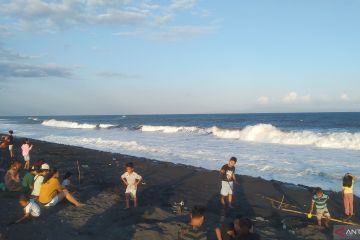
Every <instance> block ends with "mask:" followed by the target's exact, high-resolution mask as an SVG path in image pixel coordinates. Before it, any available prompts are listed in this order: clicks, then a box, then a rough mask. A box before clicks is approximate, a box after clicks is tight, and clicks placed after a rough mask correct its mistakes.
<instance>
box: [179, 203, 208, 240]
mask: <svg viewBox="0 0 360 240" xmlns="http://www.w3.org/2000/svg"><path fill="white" fill-rule="evenodd" d="M204 213H205V209H204V208H203V207H199V206H194V207H193V209H192V211H191V214H190V219H191V220H190V223H189V224H188V225H186V226H183V227H182V228H181V229H180V231H179V233H178V240H207V239H208V238H207V236H206V232H204V231H203V230H202V229H201V227H202V225H203V223H204V220H205V215H204Z"/></svg>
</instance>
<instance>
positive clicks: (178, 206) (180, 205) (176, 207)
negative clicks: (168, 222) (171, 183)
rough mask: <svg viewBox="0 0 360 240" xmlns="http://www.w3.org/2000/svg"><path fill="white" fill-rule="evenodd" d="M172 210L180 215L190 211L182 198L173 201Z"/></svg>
mask: <svg viewBox="0 0 360 240" xmlns="http://www.w3.org/2000/svg"><path fill="white" fill-rule="evenodd" d="M172 210H173V213H175V214H177V215H182V214H186V213H189V212H190V211H189V209H188V208H187V207H185V202H184V201H183V200H181V201H180V202H174V204H173V205H172Z"/></svg>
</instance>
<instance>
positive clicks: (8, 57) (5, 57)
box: [0, 44, 30, 61]
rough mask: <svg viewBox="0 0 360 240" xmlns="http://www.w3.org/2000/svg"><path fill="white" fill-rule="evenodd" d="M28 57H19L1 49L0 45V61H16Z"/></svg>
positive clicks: (12, 52)
mask: <svg viewBox="0 0 360 240" xmlns="http://www.w3.org/2000/svg"><path fill="white" fill-rule="evenodd" d="M29 58H30V57H29V56H25V55H21V54H19V53H16V52H14V51H12V50H9V49H6V48H3V47H1V44H0V61H16V60H25V59H29Z"/></svg>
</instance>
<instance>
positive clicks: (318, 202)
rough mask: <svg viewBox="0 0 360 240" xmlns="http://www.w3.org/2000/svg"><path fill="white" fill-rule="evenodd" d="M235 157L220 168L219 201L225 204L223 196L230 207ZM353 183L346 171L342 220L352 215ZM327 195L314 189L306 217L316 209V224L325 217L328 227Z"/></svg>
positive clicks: (353, 180)
mask: <svg viewBox="0 0 360 240" xmlns="http://www.w3.org/2000/svg"><path fill="white" fill-rule="evenodd" d="M236 162H237V159H236V158H235V157H232V158H230V160H229V162H228V163H227V164H225V165H224V166H223V167H222V168H221V169H220V174H221V179H222V181H221V190H220V195H221V198H220V202H221V204H222V205H223V206H225V198H227V199H228V207H229V208H232V198H233V189H234V183H235V184H237V181H236V176H235V164H236ZM354 183H355V177H354V176H353V175H352V174H351V173H346V174H345V176H344V177H343V183H342V194H343V203H344V213H345V217H344V219H343V220H344V221H351V218H352V216H353V215H354ZM328 200H329V196H328V195H326V194H325V193H324V192H323V190H322V189H321V188H316V189H315V194H314V195H313V197H312V199H311V204H310V206H311V207H310V210H309V214H308V217H309V218H312V213H313V212H314V210H315V209H316V218H317V222H318V225H319V226H321V225H322V220H323V219H325V222H324V225H325V226H326V227H328V223H329V221H330V219H331V216H330V213H329V210H328V207H327V202H328Z"/></svg>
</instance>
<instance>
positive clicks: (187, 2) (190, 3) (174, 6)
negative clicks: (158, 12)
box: [170, 0, 197, 10]
mask: <svg viewBox="0 0 360 240" xmlns="http://www.w3.org/2000/svg"><path fill="white" fill-rule="evenodd" d="M196 3H197V0H173V1H172V3H171V5H170V10H187V9H191V8H193V7H194V6H195V4H196Z"/></svg>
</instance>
